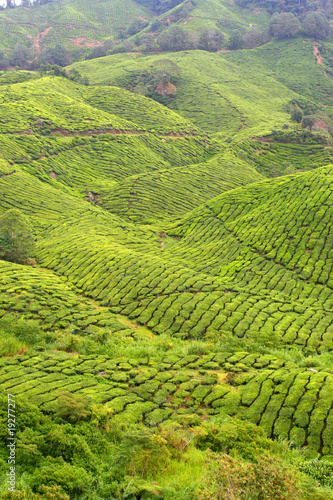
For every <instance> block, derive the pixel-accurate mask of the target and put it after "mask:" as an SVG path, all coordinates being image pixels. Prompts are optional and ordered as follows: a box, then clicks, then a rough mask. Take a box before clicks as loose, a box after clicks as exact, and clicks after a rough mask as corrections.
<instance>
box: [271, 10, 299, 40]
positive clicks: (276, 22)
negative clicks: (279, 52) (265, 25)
mask: <svg viewBox="0 0 333 500" xmlns="http://www.w3.org/2000/svg"><path fill="white" fill-rule="evenodd" d="M269 32H270V34H271V35H272V36H274V37H275V38H293V37H295V36H297V35H299V33H300V26H299V21H298V19H297V17H296V16H294V14H292V13H290V12H288V13H287V12H285V13H283V14H278V13H275V14H274V15H273V16H272V18H271V20H270V21H269Z"/></svg>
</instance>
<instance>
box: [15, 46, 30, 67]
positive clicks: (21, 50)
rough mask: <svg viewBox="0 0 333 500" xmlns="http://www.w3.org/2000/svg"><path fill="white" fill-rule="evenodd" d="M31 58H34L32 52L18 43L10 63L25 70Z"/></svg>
mask: <svg viewBox="0 0 333 500" xmlns="http://www.w3.org/2000/svg"><path fill="white" fill-rule="evenodd" d="M30 57H32V54H31V50H30V49H29V48H28V47H27V46H26V45H23V44H22V43H16V44H15V46H14V52H13V55H12V57H11V61H10V62H11V64H12V65H13V66H19V67H20V68H24V67H25V66H26V65H27V62H28V59H29V58H30Z"/></svg>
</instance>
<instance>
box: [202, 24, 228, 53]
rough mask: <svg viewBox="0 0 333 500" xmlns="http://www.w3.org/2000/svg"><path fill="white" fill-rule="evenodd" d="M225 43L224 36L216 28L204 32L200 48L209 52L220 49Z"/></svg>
mask: <svg viewBox="0 0 333 500" xmlns="http://www.w3.org/2000/svg"><path fill="white" fill-rule="evenodd" d="M223 42H224V35H223V33H221V31H219V30H217V29H214V28H207V29H204V30H202V32H201V34H200V38H199V48H200V49H203V50H208V51H216V50H218V49H220V48H221V47H222V45H223Z"/></svg>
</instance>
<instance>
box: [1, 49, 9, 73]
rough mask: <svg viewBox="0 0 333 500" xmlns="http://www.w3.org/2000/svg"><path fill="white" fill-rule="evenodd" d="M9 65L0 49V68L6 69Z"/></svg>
mask: <svg viewBox="0 0 333 500" xmlns="http://www.w3.org/2000/svg"><path fill="white" fill-rule="evenodd" d="M8 65H9V61H8V59H7V56H6V54H5V53H4V52H2V50H0V69H6V68H7V67H8Z"/></svg>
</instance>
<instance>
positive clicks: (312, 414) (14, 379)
mask: <svg viewBox="0 0 333 500" xmlns="http://www.w3.org/2000/svg"><path fill="white" fill-rule="evenodd" d="M1 372H2V373H1V376H0V380H1V385H2V387H3V388H4V389H5V390H7V391H10V392H11V393H12V394H15V395H16V396H19V395H20V394H22V393H25V395H27V396H28V397H29V398H30V399H31V401H33V402H34V403H37V404H38V405H39V406H40V407H41V408H42V409H43V410H44V411H52V410H54V408H55V407H54V404H55V403H56V401H57V396H59V395H60V394H62V393H63V392H64V391H68V392H71V393H75V394H77V395H80V396H83V395H84V396H88V397H90V398H92V399H93V400H94V401H96V402H98V403H101V404H103V405H105V407H106V408H108V409H110V410H111V411H112V413H113V414H115V415H120V416H121V419H122V421H123V422H128V423H133V422H141V421H143V422H144V423H145V424H146V425H149V426H156V425H158V424H159V423H161V422H164V421H167V420H171V421H181V418H182V417H183V416H186V415H192V414H195V413H196V414H198V415H199V416H200V417H201V418H207V417H208V416H213V415H219V414H227V415H230V416H233V415H239V416H240V417H241V418H243V419H246V420H249V421H251V422H253V423H255V424H259V425H261V426H262V427H263V428H264V429H265V431H266V432H267V434H268V435H269V436H271V437H275V438H285V439H291V440H292V442H293V443H294V444H295V445H296V446H305V445H306V446H307V447H308V448H309V449H310V450H311V451H312V452H313V453H314V455H316V453H319V454H324V455H332V454H333V449H332V432H333V420H332V416H331V415H330V413H331V410H332V405H331V401H330V395H331V392H332V387H333V370H318V371H317V370H312V371H311V370H310V371H309V369H300V368H297V367H295V366H292V364H289V365H286V364H285V363H283V362H282V361H280V360H278V359H277V358H275V357H274V356H267V355H266V356H265V355H264V356H260V355H256V354H248V353H246V352H236V353H234V354H232V355H231V354H230V353H229V354H228V353H223V354H222V353H221V354H214V353H213V354H209V355H203V356H195V355H192V356H185V357H178V358H177V357H176V356H168V355H166V356H165V357H164V359H163V362H161V361H159V360H158V359H155V360H154V358H149V359H148V358H146V359H126V358H115V359H107V358H106V357H103V356H79V355H73V354H66V353H63V354H61V353H53V352H47V351H46V352H44V353H31V354H30V355H29V356H26V355H23V356H20V357H17V358H15V357H14V358H12V359H10V360H8V359H7V360H6V359H2V361H1ZM230 372H232V374H231V377H230ZM230 381H232V385H230Z"/></svg>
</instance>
